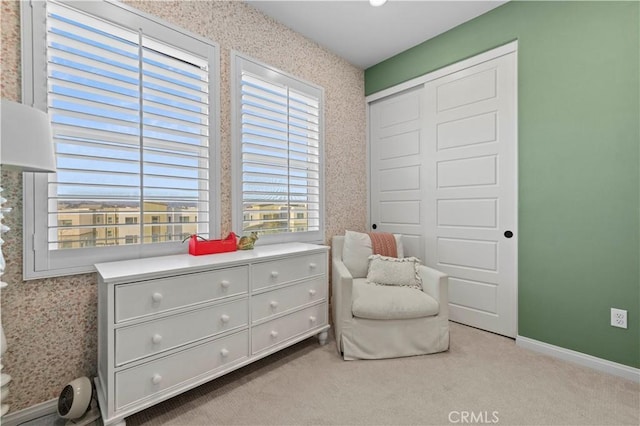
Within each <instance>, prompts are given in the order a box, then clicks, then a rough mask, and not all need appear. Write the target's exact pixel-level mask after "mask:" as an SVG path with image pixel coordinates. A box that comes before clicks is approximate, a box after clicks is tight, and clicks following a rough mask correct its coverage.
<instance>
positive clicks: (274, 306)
mask: <svg viewBox="0 0 640 426" xmlns="http://www.w3.org/2000/svg"><path fill="white" fill-rule="evenodd" d="M269 306H271V307H272V308H273V309H275V308H277V307H278V302H276V301H275V300H273V301H272V302H271V303H269Z"/></svg>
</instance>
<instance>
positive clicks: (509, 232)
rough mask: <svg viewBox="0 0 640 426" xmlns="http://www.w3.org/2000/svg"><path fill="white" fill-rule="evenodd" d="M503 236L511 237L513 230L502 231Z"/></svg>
mask: <svg viewBox="0 0 640 426" xmlns="http://www.w3.org/2000/svg"><path fill="white" fill-rule="evenodd" d="M504 237H505V238H511V237H513V232H511V231H504Z"/></svg>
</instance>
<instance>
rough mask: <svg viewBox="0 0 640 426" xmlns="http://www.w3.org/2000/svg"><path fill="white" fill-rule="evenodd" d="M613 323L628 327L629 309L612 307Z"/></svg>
mask: <svg viewBox="0 0 640 426" xmlns="http://www.w3.org/2000/svg"><path fill="white" fill-rule="evenodd" d="M611 325H612V326H613V327H620V328H627V311H625V310H623V309H616V308H611Z"/></svg>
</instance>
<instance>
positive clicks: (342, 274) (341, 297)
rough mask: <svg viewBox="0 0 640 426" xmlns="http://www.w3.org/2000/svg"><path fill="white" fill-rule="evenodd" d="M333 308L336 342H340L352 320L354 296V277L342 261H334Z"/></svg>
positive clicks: (332, 282)
mask: <svg viewBox="0 0 640 426" xmlns="http://www.w3.org/2000/svg"><path fill="white" fill-rule="evenodd" d="M331 266H332V276H331V286H332V288H331V290H332V291H331V295H332V301H331V306H332V307H333V312H332V314H333V326H334V332H335V336H336V341H338V342H339V341H340V336H341V335H342V328H343V325H344V323H345V322H348V321H350V320H351V318H352V313H351V305H352V297H353V296H352V294H353V277H351V274H350V273H349V270H348V269H347V267H346V266H345V264H344V263H343V262H342V260H340V259H336V258H333V260H332V265H331Z"/></svg>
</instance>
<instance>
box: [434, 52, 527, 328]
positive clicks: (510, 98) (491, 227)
mask: <svg viewBox="0 0 640 426" xmlns="http://www.w3.org/2000/svg"><path fill="white" fill-rule="evenodd" d="M424 99H425V102H424V112H423V115H424V127H423V132H424V139H425V142H426V143H425V152H424V155H425V156H426V159H427V160H426V162H425V172H426V173H425V177H426V185H425V186H426V209H425V225H426V228H425V242H426V259H427V264H428V265H429V266H432V267H434V268H436V269H439V270H441V271H443V272H445V273H447V274H448V275H449V302H450V305H449V306H450V318H451V320H453V321H457V322H461V323H463V324H468V325H472V326H474V327H478V328H481V329H484V330H489V331H492V332H495V333H498V334H502V335H505V336H510V337H515V335H516V332H517V330H516V328H517V327H516V325H517V318H516V314H517V249H518V232H517V231H518V230H517V213H518V210H517V188H518V185H517V162H518V158H517V126H516V125H517V122H516V120H517V104H516V99H517V87H516V54H515V52H514V53H510V54H508V55H505V56H502V57H499V58H496V59H493V60H490V61H487V62H484V63H481V64H479V65H476V66H473V67H470V68H467V69H464V70H462V71H458V72H455V73H453V74H450V75H446V76H444V77H441V78H438V79H436V80H433V81H430V82H427V83H426V84H425V93H424Z"/></svg>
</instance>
